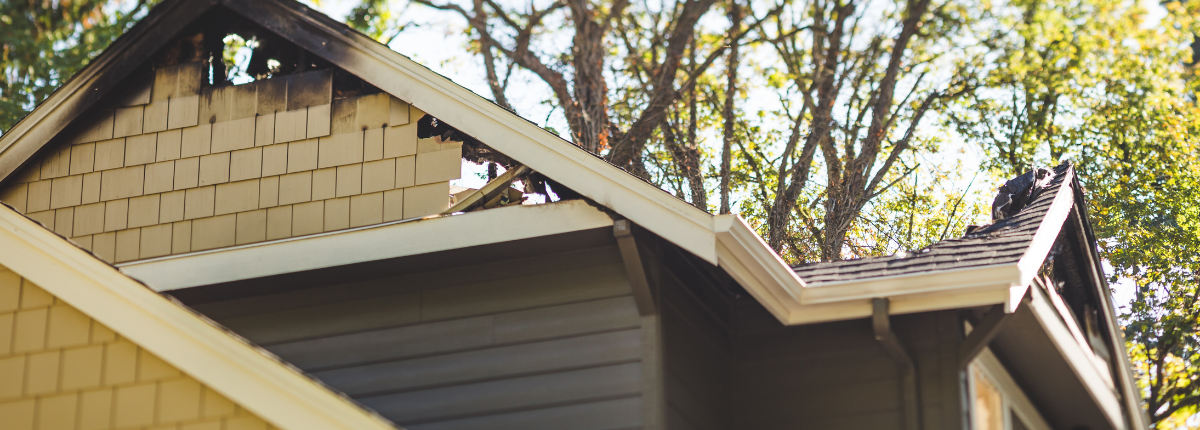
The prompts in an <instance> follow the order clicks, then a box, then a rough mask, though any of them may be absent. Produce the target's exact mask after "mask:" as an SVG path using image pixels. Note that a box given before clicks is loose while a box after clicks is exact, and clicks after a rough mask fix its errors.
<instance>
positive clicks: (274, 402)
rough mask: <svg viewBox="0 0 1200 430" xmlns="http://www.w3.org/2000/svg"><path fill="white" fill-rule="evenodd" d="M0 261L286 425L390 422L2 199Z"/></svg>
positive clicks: (291, 429)
mask: <svg viewBox="0 0 1200 430" xmlns="http://www.w3.org/2000/svg"><path fill="white" fill-rule="evenodd" d="M0 244H3V246H0V265H3V266H4V267H6V268H8V269H9V270H12V271H13V272H16V273H17V274H18V275H20V276H21V277H23V278H25V279H28V280H29V281H30V282H33V283H35V284H37V285H38V286H40V287H41V288H43V289H45V290H46V291H47V292H49V293H50V294H53V295H54V296H55V297H57V298H59V299H60V300H62V301H63V302H66V303H67V304H69V305H71V306H73V307H75V308H76V309H78V310H79V311H80V312H83V313H84V314H86V315H87V316H89V317H91V318H93V319H95V320H96V321H98V322H100V323H101V324H104V325H105V326H107V327H108V328H110V329H112V330H113V331H115V332H117V333H119V334H120V335H121V336H122V337H124V338H127V339H129V340H130V341H132V342H133V343H135V344H137V345H138V346H140V347H142V348H144V349H146V350H147V351H149V352H151V353H153V354H154V355H156V356H158V357H160V358H162V359H163V360H164V361H166V362H167V363H169V364H171V365H172V366H174V367H175V368H177V369H179V370H181V371H183V372H184V373H186V374H188V375H190V376H191V377H193V378H195V379H196V380H198V381H200V382H201V383H203V384H205V385H206V386H208V387H209V388H211V389H213V390H215V391H216V392H218V393H220V394H221V395H223V396H225V397H227V398H229V399H230V400H232V401H233V402H234V403H236V404H238V405H239V406H241V407H243V408H245V409H246V410H249V411H250V412H252V413H254V414H255V415H257V416H258V417H259V418H262V419H263V420H265V421H267V422H269V423H271V424H272V425H274V426H276V427H278V428H280V429H283V430H310V429H311V430H319V429H322V430H323V429H345V430H351V429H357V430H362V429H375V430H385V429H386V430H394V429H395V428H396V427H394V426H393V425H392V424H391V423H390V422H388V421H387V420H384V419H383V418H380V417H379V416H377V415H375V414H373V413H370V412H368V411H366V410H365V409H363V408H361V407H359V406H358V405H357V404H355V403H353V402H352V401H350V400H348V399H346V398H343V397H342V396H340V395H338V394H336V393H334V392H333V391H331V390H329V389H328V388H325V387H324V386H322V385H320V384H318V383H317V382H315V381H314V380H312V379H310V378H308V377H306V376H304V375H302V374H301V373H300V372H299V371H297V370H295V369H294V368H291V367H290V366H286V365H284V364H282V363H280V362H278V361H276V360H275V359H273V358H270V356H269V355H268V354H264V353H262V352H261V351H259V350H257V349H255V348H254V347H253V346H251V345H249V344H248V343H246V342H245V341H244V340H240V338H236V337H234V336H233V335H231V334H230V333H228V332H226V331H224V330H222V329H220V328H218V327H217V326H216V325H215V324H213V323H212V322H210V321H208V320H207V319H204V318H202V317H200V316H198V315H196V314H194V313H192V312H191V311H190V310H188V309H186V308H184V307H182V306H180V305H178V304H176V303H173V302H171V301H169V300H167V299H166V298H164V297H162V296H161V295H159V294H156V293H155V292H153V291H150V289H148V288H146V287H145V286H144V285H141V284H139V283H137V282H136V281H134V280H133V279H130V278H129V277H127V276H125V275H123V274H121V273H120V272H118V271H117V270H116V269H114V268H113V267H112V266H110V265H108V264H106V263H104V262H103V261H100V260H99V259H98V258H96V257H95V256H92V255H91V254H88V253H87V252H86V251H84V250H83V249H80V248H79V247H77V246H75V245H73V244H71V243H70V242H68V241H67V240H66V239H63V238H62V237H60V236H57V235H55V234H54V233H52V232H50V231H48V230H46V229H45V228H43V227H42V226H41V225H39V224H37V223H35V222H33V221H32V220H30V219H28V218H26V217H24V216H22V215H21V214H19V213H17V212H16V211H14V210H12V208H9V207H7V206H4V205H0Z"/></svg>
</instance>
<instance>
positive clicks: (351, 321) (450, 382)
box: [196, 247, 642, 430]
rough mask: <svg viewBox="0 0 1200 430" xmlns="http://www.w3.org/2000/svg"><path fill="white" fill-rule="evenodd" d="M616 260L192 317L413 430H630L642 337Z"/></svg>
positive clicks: (526, 263)
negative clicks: (203, 318)
mask: <svg viewBox="0 0 1200 430" xmlns="http://www.w3.org/2000/svg"><path fill="white" fill-rule="evenodd" d="M630 294H631V290H630V287H629V284H628V282H627V281H626V279H625V274H624V268H623V266H622V265H621V262H620V257H619V254H618V253H617V251H616V250H615V248H608V247H606V248H597V249H592V250H585V251H579V252H573V253H565V254H558V255H555V256H551V257H541V258H537V259H528V260H516V261H508V262H502V263H493V264H485V265H477V266H467V267H462V268H457V269H454V270H448V271H442V272H433V273H424V274H413V275H403V276H396V277H391V278H384V279H376V280H371V281H358V282H348V283H345V284H340V285H330V286H328V287H321V288H316V289H309V290H303V291H296V292H290V293H283V294H275V295H271V296H262V297H256V298H250V299H241V300H235V301H229V302H219V303H209V304H204V305H198V306H197V307H196V308H197V309H198V310H200V311H201V312H203V313H205V314H206V315H208V316H209V317H211V318H213V319H215V320H217V321H218V322H220V323H222V324H224V325H226V326H227V327H229V328H231V329H232V330H234V331H235V332H237V333H239V334H241V335H243V336H245V337H247V338H248V339H250V340H251V341H253V342H255V343H258V344H260V345H263V346H264V347H266V348H267V349H268V350H270V351H271V352H273V353H275V354H277V355H279V356H280V357H281V358H282V359H284V360H286V361H288V362H289V363H291V364H293V365H296V366H297V367H299V368H301V369H303V370H305V371H306V372H308V373H310V374H312V375H313V376H314V377H316V378H318V379H320V380H321V381H322V382H324V383H325V384H327V385H329V386H331V387H333V388H335V389H338V390H340V391H342V392H345V393H346V394H347V395H349V396H351V397H352V398H354V399H355V400H357V401H359V402H360V403H361V404H363V405H365V406H367V407H369V408H371V409H374V410H375V411H377V412H379V413H380V414H381V415H383V416H385V417H387V418H388V419H391V420H392V421H394V422H396V423H397V424H399V425H401V426H405V427H406V428H410V429H421V430H424V429H476V428H487V429H504V428H514V429H515V428H521V429H539V428H546V429H550V428H578V429H625V428H639V427H640V425H641V397H640V396H641V385H642V381H641V354H642V345H641V342H642V340H641V330H640V328H639V318H638V314H637V307H636V305H635V303H634V301H633V298H632V296H631V295H630Z"/></svg>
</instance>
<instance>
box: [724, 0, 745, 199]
mask: <svg viewBox="0 0 1200 430" xmlns="http://www.w3.org/2000/svg"><path fill="white" fill-rule="evenodd" d="M729 23H730V27H729V39H730V40H733V38H734V37H735V35H737V34H738V33H741V31H742V7H741V5H739V4H738V3H737V1H730V4H729ZM732 45H733V46H730V47H729V61H727V62H726V65H725V109H724V110H723V111H722V116H724V117H725V135H724V139H723V143H724V145H723V146H722V147H721V209H720V213H723V214H727V213H729V212H730V209H729V175H730V168H731V164H732V159H731V157H732V154H731V152H732V151H733V126H734V116H733V98H734V97H735V96H736V95H737V69H738V43H737V42H733V43H732Z"/></svg>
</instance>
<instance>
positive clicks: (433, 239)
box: [118, 200, 613, 291]
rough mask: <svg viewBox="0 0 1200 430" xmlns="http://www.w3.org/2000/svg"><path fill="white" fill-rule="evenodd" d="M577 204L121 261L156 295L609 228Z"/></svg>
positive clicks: (586, 207) (474, 214) (420, 220)
mask: <svg viewBox="0 0 1200 430" xmlns="http://www.w3.org/2000/svg"><path fill="white" fill-rule="evenodd" d="M612 225H613V219H612V218H611V217H609V216H608V215H607V214H605V213H604V212H602V211H600V210H599V209H596V208H595V207H593V206H591V205H589V204H588V203H586V202H584V201H582V200H569V201H563V202H557V203H549V204H544V205H529V206H510V207H505V208H497V209H491V210H486V211H479V212H469V213H465V214H460V215H448V216H432V217H426V218H417V219H411V220H405V221H396V222H391V223H386V224H379V225H373V226H368V227H361V228H356V229H350V230H341V231H336V232H330V233H324V234H316V235H312V236H301V237H296V238H289V239H282V240H277V241H270V242H261V243H256V244H252V245H244V246H238V247H232V248H222V249H216V250H212V251H201V252H194V253H190V254H181V255H174V256H170V257H163V258H158V259H151V260H142V261H136V262H132V263H128V264H120V265H118V267H119V268H120V269H121V272H123V273H125V274H127V275H129V276H132V277H134V278H136V279H138V280H141V281H142V282H145V283H146V284H147V285H149V286H150V287H151V288H153V289H154V290H155V291H169V290H178V289H182V288H189V287H197V286H202V285H213V284H221V283H227V282H234V281H241V280H246V279H255V278H263V277H268V276H274V275H282V274H285V273H296V272H303V271H308V270H315V269H324V268H329V267H336V266H345V265H350V264H356V263H364V262H369V261H379V260H386V259H391V258H399V257H408V256H413V255H419V254H428V253H434V252H441V251H448V250H453V249H462V248H469V247H473V246H480V245H486V244H493V243H502V242H510V241H515V240H522V239H529V238H535V237H544V236H552V235H557V234H564V233H571V232H577V231H583V230H591V229H596V228H603V227H611V226H612Z"/></svg>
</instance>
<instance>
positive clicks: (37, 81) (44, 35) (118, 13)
mask: <svg viewBox="0 0 1200 430" xmlns="http://www.w3.org/2000/svg"><path fill="white" fill-rule="evenodd" d="M154 3H156V1H155V0H138V1H137V2H136V3H133V4H121V3H115V2H110V1H105V0H62V1H52V2H49V1H47V2H43V1H5V2H0V27H2V28H4V31H3V33H4V37H3V38H2V39H0V133H4V132H5V131H8V130H9V129H10V128H12V126H14V125H16V124H17V122H18V121H20V120H21V118H24V117H25V115H26V114H28V113H29V112H30V111H32V110H33V108H34V107H36V106H37V105H38V103H41V102H42V100H45V99H46V97H49V96H50V94H51V93H52V92H54V90H56V89H58V87H59V86H60V85H62V84H63V83H64V82H66V81H67V79H69V78H70V77H71V76H72V75H74V74H75V72H76V71H78V70H80V69H82V68H83V67H84V66H86V65H87V64H88V62H89V61H90V60H91V59H92V58H94V57H95V56H96V55H97V54H99V53H100V51H101V50H103V49H104V48H105V47H107V46H108V44H109V43H112V41H113V40H116V38H117V36H120V35H121V34H122V33H124V32H125V30H127V29H129V27H131V26H132V25H133V24H134V23H135V22H136V21H137V19H138V18H140V17H141V16H143V15H144V14H145V12H146V11H147V10H148V9H149V7H150V6H151V5H153V4H154Z"/></svg>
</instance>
